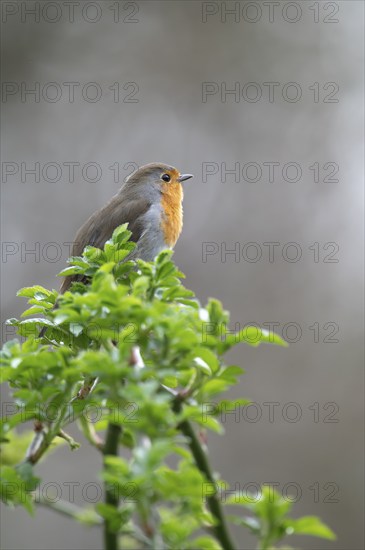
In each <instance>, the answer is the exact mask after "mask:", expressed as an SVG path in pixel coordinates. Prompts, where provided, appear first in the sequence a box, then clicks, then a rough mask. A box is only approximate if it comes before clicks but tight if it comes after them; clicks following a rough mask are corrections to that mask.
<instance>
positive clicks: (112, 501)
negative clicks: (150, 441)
mask: <svg viewBox="0 0 365 550" xmlns="http://www.w3.org/2000/svg"><path fill="white" fill-rule="evenodd" d="M120 433H121V427H120V426H118V425H116V424H112V423H111V422H109V424H108V429H107V432H106V438H105V445H104V448H103V455H104V457H106V456H110V455H112V456H117V455H118V445H119V436H120ZM106 467H107V466H106V464H105V460H104V469H106ZM105 504H108V505H109V506H113V507H114V508H118V504H119V499H118V494H117V491H115V490H114V489H113V487H110V486H109V485H108V484H107V483H105ZM104 543H105V550H118V534H117V533H114V532H113V531H112V529H111V525H110V520H108V519H105V520H104Z"/></svg>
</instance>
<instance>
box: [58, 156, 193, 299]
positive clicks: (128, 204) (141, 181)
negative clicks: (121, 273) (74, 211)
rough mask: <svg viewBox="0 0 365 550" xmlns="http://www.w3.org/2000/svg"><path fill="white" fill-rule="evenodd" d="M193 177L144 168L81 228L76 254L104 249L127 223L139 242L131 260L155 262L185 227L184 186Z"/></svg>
mask: <svg viewBox="0 0 365 550" xmlns="http://www.w3.org/2000/svg"><path fill="white" fill-rule="evenodd" d="M192 177H193V176H192V175H191V174H180V172H179V171H178V170H177V169H176V168H174V167H173V166H169V165H167V164H162V163H160V162H157V163H152V164H146V165H145V166H141V168H139V169H138V170H136V172H134V173H133V174H132V175H131V176H130V177H129V178H128V179H127V180H126V182H125V183H124V184H123V185H122V187H121V188H120V190H119V191H118V193H117V194H116V195H114V197H112V199H111V200H110V201H109V202H108V203H107V204H106V205H105V206H104V207H103V208H101V209H100V210H97V211H96V212H95V213H94V214H92V215H91V216H90V218H89V219H88V220H86V222H85V223H84V224H83V225H82V226H81V227H80V229H79V230H78V232H77V233H76V237H75V240H74V245H73V249H72V255H73V256H80V255H81V253H82V251H83V249H84V248H85V246H87V245H91V246H95V247H97V248H102V247H103V246H104V244H105V242H106V241H107V240H108V239H110V237H111V236H112V233H113V231H114V229H115V228H116V227H118V225H121V224H123V223H127V222H128V229H129V230H130V231H131V232H132V235H131V240H132V241H134V242H135V243H137V246H136V248H135V249H134V251H133V252H132V253H131V254H130V255H129V256H128V259H133V258H140V259H142V260H145V261H152V260H153V259H154V258H155V256H157V254H158V253H159V252H161V250H164V249H165V248H173V247H174V246H175V243H176V241H177V239H178V238H179V235H180V233H181V229H182V224H183V209H182V200H183V188H182V185H181V184H182V182H183V181H186V180H188V179H190V178H192ZM75 280H77V275H76V276H75V275H74V276H69V277H65V279H64V281H63V283H62V285H61V289H60V292H65V291H66V290H67V289H68V288H69V287H70V285H71V283H72V281H75Z"/></svg>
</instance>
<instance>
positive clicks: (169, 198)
mask: <svg viewBox="0 0 365 550" xmlns="http://www.w3.org/2000/svg"><path fill="white" fill-rule="evenodd" d="M182 200H183V190H182V187H181V184H180V183H168V184H166V185H163V186H162V198H161V206H162V210H163V215H162V222H161V227H162V231H163V234H164V239H165V243H166V245H167V246H168V247H173V246H174V245H175V243H176V241H177V239H178V238H179V235H180V233H181V229H182V225H183V209H182Z"/></svg>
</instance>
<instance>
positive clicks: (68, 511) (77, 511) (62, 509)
mask: <svg viewBox="0 0 365 550" xmlns="http://www.w3.org/2000/svg"><path fill="white" fill-rule="evenodd" d="M36 503H37V504H40V505H41V506H45V507H46V508H50V509H51V510H54V511H55V512H58V513H59V514H63V515H64V516H67V517H70V518H73V519H78V518H79V517H80V516H82V515H83V514H85V510H83V509H82V508H79V507H78V506H76V505H75V504H72V503H70V502H66V501H64V500H57V501H54V500H48V499H47V498H44V497H40V498H39V500H36ZM86 513H87V512H86ZM90 521H92V524H93V525H100V524H101V523H102V522H103V520H102V519H101V517H100V516H98V515H97V514H94V515H93V516H92V518H91V519H90Z"/></svg>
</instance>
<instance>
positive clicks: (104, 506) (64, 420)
mask: <svg viewBox="0 0 365 550" xmlns="http://www.w3.org/2000/svg"><path fill="white" fill-rule="evenodd" d="M130 236H131V233H130V232H129V231H128V229H127V227H126V225H124V226H120V227H119V228H118V229H116V230H115V232H114V234H113V236H112V238H111V239H110V240H109V241H108V242H107V243H106V244H105V246H104V249H103V250H99V249H96V248H93V247H90V246H89V247H86V248H85V250H84V252H83V255H82V256H80V257H73V258H70V260H69V264H70V265H69V267H67V268H66V269H65V270H64V271H63V272H62V273H61V275H62V276H68V275H75V276H77V278H78V281H77V282H74V283H73V285H72V287H71V289H70V290H69V291H67V292H65V294H62V295H60V294H58V292H57V291H55V290H52V291H51V290H47V289H45V288H43V287H41V286H39V285H36V286H33V287H28V288H24V289H22V290H21V291H20V292H19V293H18V294H19V296H23V297H26V298H28V302H29V308H28V309H27V310H26V311H25V312H24V313H23V314H22V318H21V319H20V320H18V319H10V320H9V321H8V322H9V324H11V325H12V326H15V327H17V330H18V334H19V336H20V337H21V340H22V341H20V340H12V341H9V342H7V343H6V344H5V345H4V347H3V349H2V352H1V369H0V372H1V381H2V382H3V383H7V384H8V385H9V387H10V391H11V393H12V399H13V400H14V401H13V403H12V407H11V408H10V409H9V410H8V413H7V414H6V415H5V416H4V418H3V419H2V421H1V426H0V427H1V441H2V445H3V454H2V457H3V458H4V457H5V458H6V461H5V462H4V460H3V466H2V470H1V494H2V499H3V500H4V502H5V503H6V504H8V505H11V506H17V505H22V506H24V507H25V508H26V509H27V510H28V511H29V512H30V513H33V511H34V508H35V504H38V505H41V506H48V507H50V508H52V509H53V510H54V511H56V512H58V513H61V514H66V515H68V516H69V517H72V518H74V519H75V520H76V521H80V522H89V523H90V524H93V525H99V524H100V525H101V524H103V526H104V545H105V550H118V548H121V547H122V545H129V546H130V547H138V548H140V547H141V546H143V547H145V548H166V549H182V548H184V549H185V548H186V549H189V548H202V549H204V548H206V549H215V548H223V549H233V548H235V547H237V546H236V545H235V543H234V542H233V540H232V538H231V535H230V533H229V531H228V527H227V520H226V519H225V514H224V512H223V506H222V504H223V502H222V500H221V498H220V491H219V483H218V481H217V479H216V476H215V474H214V473H213V471H212V468H211V466H210V463H209V460H208V456H207V453H206V451H205V442H204V438H205V435H203V436H201V435H200V434H199V435H198V433H197V429H198V430H199V431H200V432H201V431H203V432H204V433H205V431H206V430H212V431H215V432H218V433H221V432H222V426H221V424H220V422H219V420H218V416H219V410H221V409H222V408H224V407H229V406H230V405H232V403H231V402H230V401H229V400H226V399H223V400H222V399H221V400H219V397H218V396H219V395H220V394H222V393H223V392H225V391H226V390H228V389H229V388H230V387H231V386H233V385H235V384H237V377H238V376H240V375H241V374H242V373H243V371H242V369H241V368H240V367H237V366H234V365H226V364H225V363H224V354H225V353H226V352H227V351H228V350H229V349H231V348H232V347H233V346H235V345H238V344H240V343H245V344H246V345H250V346H257V345H260V344H262V343H268V344H275V345H279V346H285V345H286V344H285V342H283V340H282V339H281V338H280V337H279V336H277V335H276V334H274V333H270V332H267V331H265V330H258V329H257V327H250V326H248V327H245V328H244V329H243V330H241V331H239V332H238V333H236V334H233V333H232V332H231V331H230V330H229V328H228V327H229V315H228V312H226V311H225V310H224V309H223V307H222V305H221V303H220V302H219V301H218V300H213V299H212V300H209V302H208V304H207V305H206V306H205V307H202V306H201V304H200V303H199V302H198V301H197V300H196V299H195V297H194V294H193V293H192V292H191V291H190V290H188V289H186V288H185V287H184V286H183V284H182V282H181V279H182V278H183V274H182V273H180V272H179V270H178V269H177V268H176V266H175V265H174V263H173V262H172V260H171V254H172V253H171V252H170V251H164V252H162V253H161V254H160V255H159V256H158V257H157V258H156V259H155V261H154V262H144V261H142V260H137V261H129V260H128V255H129V253H130V251H131V250H132V249H133V247H134V246H135V245H134V244H133V243H132V242H130V240H129V239H130ZM42 329H43V330H42ZM91 399H92V401H91ZM91 403H92V404H93V406H94V407H95V406H96V407H97V409H98V412H99V413H100V414H99V415H98V419H97V421H95V422H93V421H92V420H91V419H90V418H89V416H88V414H87V412H88V406H89V405H90V404H91ZM240 403H242V404H246V403H248V402H247V400H240ZM236 404H237V400H235V402H234V403H233V405H236ZM74 421H76V422H77V424H78V427H79V429H80V431H81V433H82V434H83V435H84V437H85V439H86V441H87V442H89V444H91V445H92V447H93V448H94V449H95V450H96V451H97V452H100V453H101V454H102V456H103V468H102V471H101V472H100V476H101V478H102V480H103V482H104V487H105V499H104V502H98V503H97V504H96V506H94V507H93V508H92V509H88V508H85V509H78V508H77V509H76V508H75V507H74V506H72V505H70V503H67V502H56V503H51V502H50V501H46V500H44V499H40V500H38V501H37V499H36V498H35V496H34V491H35V489H36V488H37V487H38V486H39V484H40V483H41V480H40V479H39V478H37V477H36V475H35V473H34V470H35V467H36V465H37V463H38V461H39V460H41V459H43V458H44V457H45V456H48V455H49V454H50V451H51V450H52V449H54V448H55V444H56V443H60V442H67V443H68V444H69V446H70V448H71V450H75V449H77V448H78V446H79V443H77V442H76V441H74V440H73V438H71V437H70V436H69V434H68V433H67V426H68V425H69V424H70V423H72V422H74ZM29 423H33V434H32V435H30V433H29V432H26V434H25V435H20V434H19V432H18V427H19V426H20V425H22V424H29ZM196 428H197V429H196ZM26 447H27V450H26ZM123 450H128V451H129V456H130V458H129V459H126V458H124V456H123V455H124V454H125V453H123ZM24 456H25V458H24ZM173 457H174V459H175V461H174V463H176V465H175V467H171V466H170V464H171V460H170V459H171V458H173ZM207 484H208V485H209V486H210V487H211V488H212V490H210V491H209V494H208V495H207V498H205V495H204V487H205V486H206V485H207ZM238 500H239V499H238ZM237 503H238V504H240V506H241V507H242V506H243V507H246V509H247V508H248V509H249V510H250V511H251V513H252V514H253V517H249V518H245V517H243V518H242V517H241V516H232V517H231V518H229V519H230V521H231V522H233V523H236V524H239V525H241V526H243V527H244V528H249V529H250V531H251V532H252V533H254V534H255V535H256V536H257V538H258V540H259V545H260V548H261V549H262V550H267V549H268V548H271V547H272V545H273V544H276V543H277V542H278V541H279V540H281V539H282V538H283V537H284V536H286V535H290V534H293V533H306V534H312V535H315V536H321V537H324V538H333V537H334V535H333V533H332V531H331V530H330V529H329V528H328V527H327V526H325V525H324V524H323V523H321V522H320V520H318V519H317V518H313V517H307V518H301V519H299V520H292V519H290V518H288V517H287V513H288V512H289V508H290V507H289V506H284V504H283V502H282V501H281V500H280V498H278V497H275V496H274V497H272V495H271V500H270V502H269V501H268V496H267V493H266V492H265V490H264V489H263V491H262V494H261V496H260V498H259V499H258V500H257V502H256V503H254V504H252V503H251V502H250V501H249V500H246V501H239V502H236V501H235V502H234V503H233V504H237ZM230 504H232V502H230ZM201 530H203V531H204V532H206V535H204V536H198V535H197V533H198V532H199V531H201Z"/></svg>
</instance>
